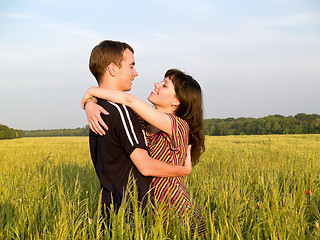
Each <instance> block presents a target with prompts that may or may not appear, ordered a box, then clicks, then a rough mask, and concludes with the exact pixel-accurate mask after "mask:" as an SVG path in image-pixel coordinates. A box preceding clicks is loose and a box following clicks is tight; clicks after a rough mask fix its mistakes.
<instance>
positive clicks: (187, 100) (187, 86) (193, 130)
mask: <svg viewBox="0 0 320 240" xmlns="http://www.w3.org/2000/svg"><path fill="white" fill-rule="evenodd" d="M165 77H168V78H169V79H170V80H171V81H172V83H173V86H174V90H175V92H176V97H177V98H178V100H179V102H180V104H179V106H178V108H177V110H176V111H175V112H174V114H175V115H176V116H178V117H180V118H182V119H183V120H185V121H186V122H187V123H188V125H189V128H190V132H189V144H191V145H192V150H191V158H192V159H191V161H192V164H193V165H195V164H197V163H198V162H199V158H200V155H201V154H202V153H203V152H204V150H205V145H204V133H203V104H202V91H201V87H200V85H199V83H198V82H197V81H196V80H195V79H193V78H192V77H191V76H190V75H187V74H185V73H184V72H181V71H180V70H177V69H170V70H168V71H167V72H166V74H165Z"/></svg>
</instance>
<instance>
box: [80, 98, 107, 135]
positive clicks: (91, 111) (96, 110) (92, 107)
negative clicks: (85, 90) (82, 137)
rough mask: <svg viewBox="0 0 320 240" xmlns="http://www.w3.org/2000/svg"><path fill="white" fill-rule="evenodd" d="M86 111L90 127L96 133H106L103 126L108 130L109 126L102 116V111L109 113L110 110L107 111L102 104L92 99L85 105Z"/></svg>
mask: <svg viewBox="0 0 320 240" xmlns="http://www.w3.org/2000/svg"><path fill="white" fill-rule="evenodd" d="M85 96H86V95H85ZM85 111H86V114H87V119H88V123H89V127H90V129H91V130H92V131H93V132H94V133H96V134H100V135H101V136H102V135H105V134H106V133H105V131H104V130H103V128H102V127H104V128H105V129H106V130H108V126H107V125H106V124H105V122H104V121H103V119H102V118H101V115H100V113H103V114H105V115H109V112H107V111H106V110H105V109H104V108H103V107H101V106H100V105H98V104H96V103H95V102H94V101H93V100H90V101H89V102H87V104H86V106H85ZM101 126H102V127H101Z"/></svg>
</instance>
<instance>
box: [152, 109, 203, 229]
mask: <svg viewBox="0 0 320 240" xmlns="http://www.w3.org/2000/svg"><path fill="white" fill-rule="evenodd" d="M168 116H169V118H170V120H171V124H172V136H171V137H170V136H169V135H168V134H167V133H165V132H163V131H159V132H157V133H156V134H150V133H148V132H147V133H146V138H147V142H148V147H149V151H150V156H151V157H152V158H154V159H158V160H160V161H163V162H166V163H170V164H174V165H183V164H184V160H185V157H186V153H187V152H186V151H187V145H188V141H189V126H188V124H187V122H186V121H184V120H183V119H181V118H179V117H177V116H174V115H172V114H168ZM152 187H153V189H154V196H155V200H156V202H157V203H158V204H159V205H160V204H161V206H164V207H167V208H170V210H174V211H176V213H177V214H178V216H180V217H184V216H185V211H186V212H187V214H191V213H192V211H193V214H194V215H195V217H196V219H197V221H196V222H194V221H193V224H192V225H191V227H192V229H194V228H195V227H197V229H198V233H199V235H203V234H205V228H206V225H205V222H204V221H203V218H202V215H201V212H200V210H199V208H198V207H197V206H196V205H195V204H194V202H193V200H192V199H191V198H190V195H189V192H188V190H187V189H186V187H185V185H184V181H183V177H181V176H180V177H156V178H154V179H153V182H152ZM164 210H166V209H164ZM168 210H169V209H168ZM190 217H192V216H190Z"/></svg>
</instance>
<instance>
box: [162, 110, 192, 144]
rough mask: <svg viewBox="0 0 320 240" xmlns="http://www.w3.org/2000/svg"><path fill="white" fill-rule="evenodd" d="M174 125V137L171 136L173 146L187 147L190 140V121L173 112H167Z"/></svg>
mask: <svg viewBox="0 0 320 240" xmlns="http://www.w3.org/2000/svg"><path fill="white" fill-rule="evenodd" d="M167 115H168V116H169V118H170V121H171V125H172V137H171V138H170V142H171V148H172V149H173V150H179V148H185V147H186V146H187V145H188V142H189V126H188V123H187V122H186V121H185V120H183V119H181V118H179V117H177V116H174V115H172V114H167Z"/></svg>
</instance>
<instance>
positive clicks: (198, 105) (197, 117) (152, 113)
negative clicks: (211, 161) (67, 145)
mask: <svg viewBox="0 0 320 240" xmlns="http://www.w3.org/2000/svg"><path fill="white" fill-rule="evenodd" d="M89 67H90V71H91V73H92V74H93V75H94V77H95V78H96V80H97V82H98V85H99V87H92V88H89V89H88V91H87V92H86V94H85V96H84V97H83V99H82V107H83V108H84V109H85V111H86V113H87V118H88V122H89V126H90V129H91V130H90V134H89V142H90V151H91V157H92V161H93V164H94V167H95V170H96V173H97V175H98V178H99V180H100V184H101V189H102V197H101V203H102V206H103V209H105V210H106V211H105V212H104V213H103V214H104V216H105V217H106V218H108V216H109V215H108V209H109V207H110V204H113V206H115V208H116V209H118V208H119V207H120V204H121V201H122V198H123V193H124V191H125V189H126V187H127V183H128V178H129V175H130V174H132V175H133V177H134V179H135V184H136V189H137V191H138V198H139V199H138V200H139V201H140V202H141V203H142V206H144V205H145V204H146V202H145V201H146V199H148V198H146V197H145V195H146V194H147V193H150V194H151V199H152V200H153V203H154V204H155V205H156V206H161V207H162V208H163V209H162V210H163V211H174V212H176V213H177V216H179V218H181V221H183V219H184V217H185V216H186V215H189V216H195V219H197V221H192V223H191V226H192V227H191V229H192V232H193V231H194V229H197V233H198V235H199V236H202V237H205V230H206V225H205V222H204V220H203V217H202V215H201V212H200V210H199V209H198V207H197V206H196V205H194V203H193V200H192V199H191V198H190V195H189V193H188V191H187V189H186V188H185V185H184V180H183V176H187V175H189V174H190V173H191V170H192V164H193V165H194V164H196V163H197V162H198V161H199V157H200V155H201V154H202V153H203V151H204V134H203V108H202V93H201V88H200V85H199V84H198V82H197V81H196V80H194V79H193V78H192V77H191V76H189V75H187V74H185V73H183V72H182V71H179V70H177V69H170V70H168V71H167V72H166V73H165V75H164V79H163V81H161V82H158V83H156V84H155V85H154V86H155V88H154V90H153V91H152V92H151V94H150V96H149V97H148V100H149V101H150V102H151V103H152V104H153V106H154V107H152V106H150V105H149V104H147V103H145V102H143V101H142V100H140V99H138V98H137V97H135V96H133V95H131V94H129V93H127V92H126V91H130V90H131V85H132V81H133V80H134V78H135V77H136V76H138V73H137V71H136V69H135V60H134V50H133V49H132V47H131V46H130V45H128V44H126V43H124V42H118V41H110V40H106V41H103V42H101V43H100V44H99V45H97V46H95V47H94V49H93V50H92V52H91V56H90V63H89ZM188 145H191V146H192V149H191V150H190V147H188ZM190 151H191V153H190ZM191 234H193V233H191Z"/></svg>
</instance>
